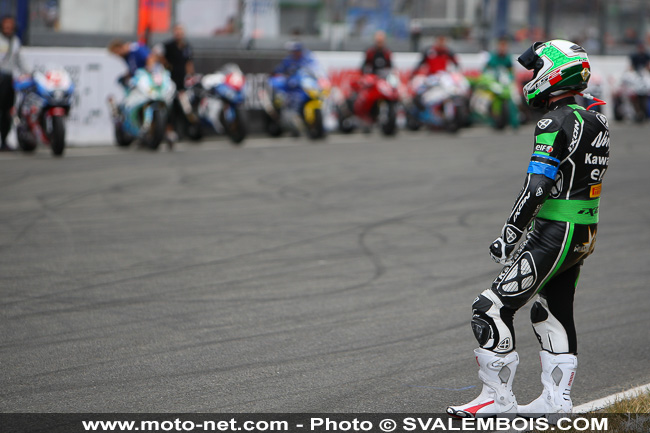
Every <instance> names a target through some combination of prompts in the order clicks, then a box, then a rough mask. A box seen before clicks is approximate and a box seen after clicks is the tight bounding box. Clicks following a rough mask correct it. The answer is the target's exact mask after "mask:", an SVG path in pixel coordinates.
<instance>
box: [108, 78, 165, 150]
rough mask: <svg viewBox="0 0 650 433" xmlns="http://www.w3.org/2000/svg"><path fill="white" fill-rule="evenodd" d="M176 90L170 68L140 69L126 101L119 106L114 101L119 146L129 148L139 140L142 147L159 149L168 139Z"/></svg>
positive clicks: (133, 79) (116, 135)
mask: <svg viewBox="0 0 650 433" xmlns="http://www.w3.org/2000/svg"><path fill="white" fill-rule="evenodd" d="M175 92H176V85H175V84H174V82H173V81H172V80H171V77H170V75H169V72H168V71H166V70H164V69H163V68H155V69H154V71H153V72H149V71H148V70H146V69H138V70H137V71H136V72H135V75H134V76H133V78H132V79H131V87H130V88H129V90H128V91H127V95H126V98H125V99H124V102H123V103H122V104H120V105H119V106H117V107H115V106H114V105H113V104H112V103H111V105H113V107H112V108H113V121H114V125H115V139H116V141H117V145H118V146H121V147H126V146H129V145H130V144H131V143H132V142H133V141H134V140H140V144H141V145H142V146H143V147H145V148H148V149H151V150H157V149H158V147H160V143H162V141H163V139H164V138H165V131H166V128H167V120H168V118H169V110H170V109H171V106H172V103H173V101H174V94H175Z"/></svg>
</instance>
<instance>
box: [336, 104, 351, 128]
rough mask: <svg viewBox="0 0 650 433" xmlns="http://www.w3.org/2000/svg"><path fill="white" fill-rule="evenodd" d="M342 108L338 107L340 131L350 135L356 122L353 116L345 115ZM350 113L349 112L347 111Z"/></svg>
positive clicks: (337, 115) (337, 114)
mask: <svg viewBox="0 0 650 433" xmlns="http://www.w3.org/2000/svg"><path fill="white" fill-rule="evenodd" d="M343 110H344V109H342V108H341V107H336V117H338V122H339V131H341V132H342V133H343V134H350V133H351V132H352V131H354V121H353V120H352V116H351V115H349V114H347V113H345V112H344V111H343ZM345 111H348V110H345Z"/></svg>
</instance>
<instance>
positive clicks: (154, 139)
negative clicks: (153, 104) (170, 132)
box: [142, 110, 167, 150]
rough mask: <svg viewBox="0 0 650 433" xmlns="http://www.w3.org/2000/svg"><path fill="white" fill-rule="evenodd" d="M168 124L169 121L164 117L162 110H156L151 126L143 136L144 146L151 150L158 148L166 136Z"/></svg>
mask: <svg viewBox="0 0 650 433" xmlns="http://www.w3.org/2000/svg"><path fill="white" fill-rule="evenodd" d="M166 124H167V122H165V120H164V119H163V115H162V113H161V112H160V110H154V112H153V119H152V121H151V127H150V129H149V131H147V133H146V134H145V136H144V137H143V138H142V144H143V146H144V147H146V148H147V149H150V150H158V148H159V147H160V143H162V141H163V139H164V138H165V127H166Z"/></svg>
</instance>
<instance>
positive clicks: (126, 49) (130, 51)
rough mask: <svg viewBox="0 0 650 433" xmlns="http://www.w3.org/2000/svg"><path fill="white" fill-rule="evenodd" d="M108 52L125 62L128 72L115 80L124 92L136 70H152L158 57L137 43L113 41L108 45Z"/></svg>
mask: <svg viewBox="0 0 650 433" xmlns="http://www.w3.org/2000/svg"><path fill="white" fill-rule="evenodd" d="M108 51H109V52H110V53H111V54H114V55H116V56H118V57H120V58H121V59H122V60H124V61H125V62H126V65H127V67H128V71H127V72H126V73H125V74H124V75H122V76H120V77H119V78H118V80H117V81H118V82H119V83H120V84H121V85H122V87H124V89H125V90H126V89H128V87H129V80H130V79H131V77H133V75H134V74H135V71H136V70H138V69H140V68H147V69H149V70H152V69H153V67H154V65H155V64H156V63H157V62H158V56H157V55H155V54H153V53H152V52H151V51H150V50H149V48H147V46H146V45H144V44H140V43H138V42H125V41H123V40H121V39H114V40H112V41H111V42H110V43H109V44H108Z"/></svg>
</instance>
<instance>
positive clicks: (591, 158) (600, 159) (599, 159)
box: [585, 153, 609, 165]
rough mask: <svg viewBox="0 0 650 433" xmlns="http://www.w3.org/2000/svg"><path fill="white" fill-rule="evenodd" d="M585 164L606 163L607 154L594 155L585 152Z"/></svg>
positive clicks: (607, 159)
mask: <svg viewBox="0 0 650 433" xmlns="http://www.w3.org/2000/svg"><path fill="white" fill-rule="evenodd" d="M585 164H592V165H607V164H609V156H598V155H594V154H593V153H586V154H585Z"/></svg>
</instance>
